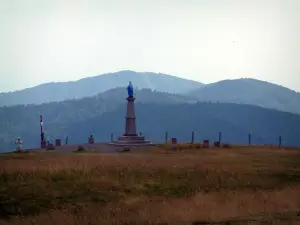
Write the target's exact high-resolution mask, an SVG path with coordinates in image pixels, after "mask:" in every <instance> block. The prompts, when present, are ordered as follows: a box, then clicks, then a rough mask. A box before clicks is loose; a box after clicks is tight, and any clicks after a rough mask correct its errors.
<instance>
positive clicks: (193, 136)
mask: <svg viewBox="0 0 300 225" xmlns="http://www.w3.org/2000/svg"><path fill="white" fill-rule="evenodd" d="M194 139H195V132H194V131H192V141H191V144H194Z"/></svg>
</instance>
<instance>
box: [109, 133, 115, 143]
mask: <svg viewBox="0 0 300 225" xmlns="http://www.w3.org/2000/svg"><path fill="white" fill-rule="evenodd" d="M110 141H111V142H113V141H114V133H111V135H110Z"/></svg>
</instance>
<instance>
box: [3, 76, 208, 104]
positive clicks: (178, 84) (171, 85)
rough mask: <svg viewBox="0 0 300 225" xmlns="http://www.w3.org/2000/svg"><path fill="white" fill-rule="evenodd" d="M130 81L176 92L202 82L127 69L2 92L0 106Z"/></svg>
mask: <svg viewBox="0 0 300 225" xmlns="http://www.w3.org/2000/svg"><path fill="white" fill-rule="evenodd" d="M128 81H132V83H133V85H134V87H138V88H151V89H153V90H157V91H164V92H169V93H177V94H180V93H186V92H188V91H191V90H195V89H197V88H199V87H201V86H202V85H203V84H202V83H200V82H196V81H192V80H187V79H183V78H179V77H175V76H172V75H167V74H160V73H159V74H156V73H151V72H134V71H130V70H124V71H119V72H115V73H108V74H103V75H99V76H94V77H88V78H83V79H80V80H78V81H70V82H59V83H46V84H41V85H38V86H36V87H32V88H27V89H24V90H20V91H15V92H8V93H0V106H4V105H6V106H11V105H18V104H41V103H47V102H59V101H64V100H69V99H80V98H84V97H91V96H94V95H97V94H99V93H102V92H105V91H107V90H109V89H113V88H116V87H125V86H126V85H127V84H128Z"/></svg>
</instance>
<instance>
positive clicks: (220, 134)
mask: <svg viewBox="0 0 300 225" xmlns="http://www.w3.org/2000/svg"><path fill="white" fill-rule="evenodd" d="M221 141H222V132H221V131H220V132H219V143H220V144H221Z"/></svg>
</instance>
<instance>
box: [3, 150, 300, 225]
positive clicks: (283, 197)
mask: <svg viewBox="0 0 300 225" xmlns="http://www.w3.org/2000/svg"><path fill="white" fill-rule="evenodd" d="M0 183H1V185H0V218H1V219H2V220H0V224H1V223H3V224H22V225H26V224H159V223H161V224H193V223H194V224H197V223H198V224H299V223H300V220H299V218H300V210H299V209H300V195H299V194H300V154H299V153H298V151H295V150H278V149H266V148H256V149H255V148H251V149H246V148H243V149H241V148H238V149H187V150H182V151H171V150H165V149H163V148H156V149H152V150H149V151H145V149H144V150H137V151H136V152H131V153H121V154H97V153H80V154H74V153H72V154H71V153H69V154H57V153H52V154H50V153H44V154H38V153H35V154H31V153H30V154H8V155H3V156H1V157H0Z"/></svg>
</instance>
